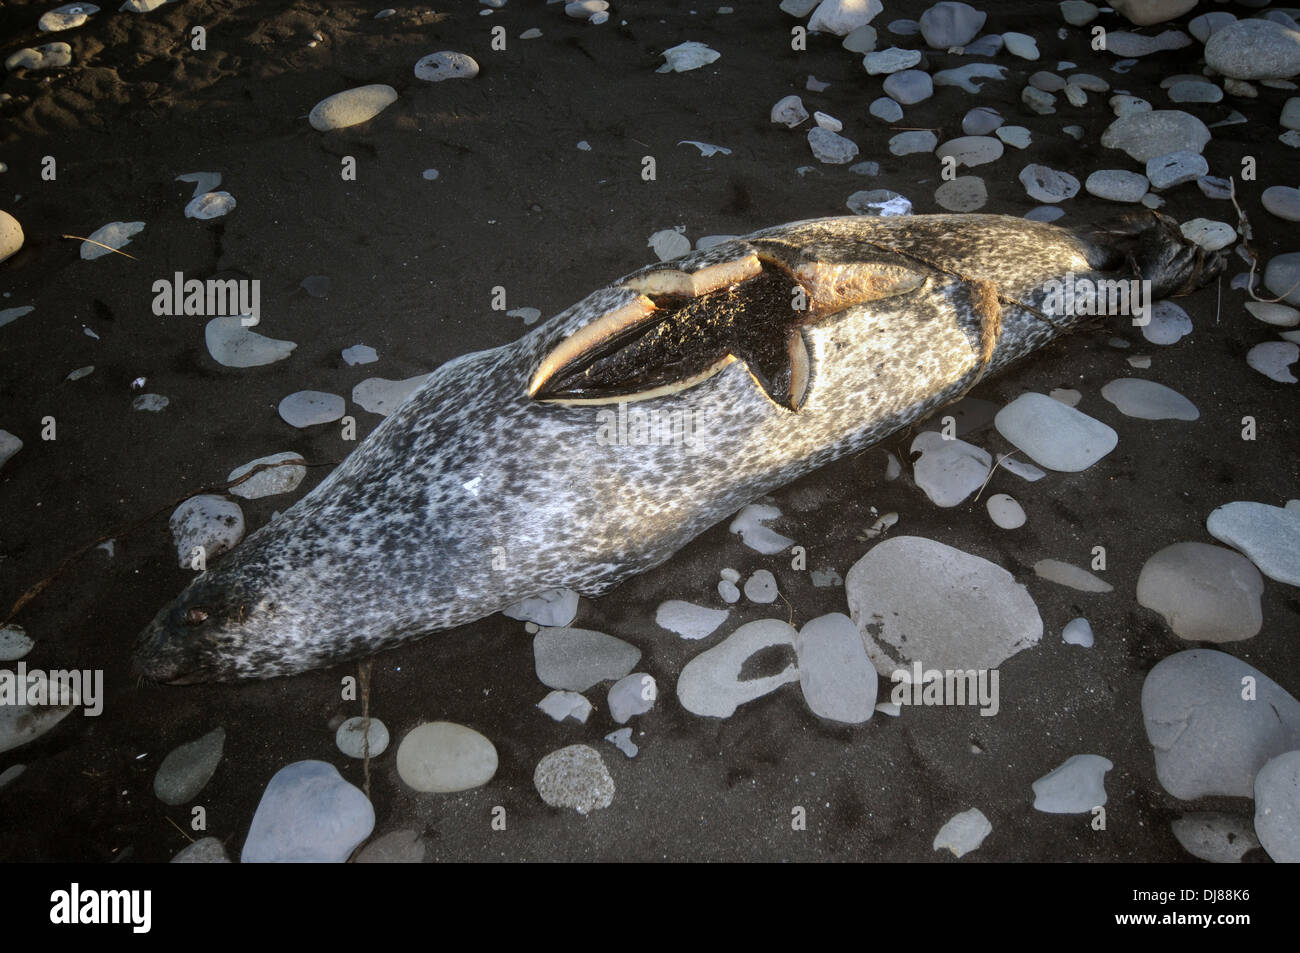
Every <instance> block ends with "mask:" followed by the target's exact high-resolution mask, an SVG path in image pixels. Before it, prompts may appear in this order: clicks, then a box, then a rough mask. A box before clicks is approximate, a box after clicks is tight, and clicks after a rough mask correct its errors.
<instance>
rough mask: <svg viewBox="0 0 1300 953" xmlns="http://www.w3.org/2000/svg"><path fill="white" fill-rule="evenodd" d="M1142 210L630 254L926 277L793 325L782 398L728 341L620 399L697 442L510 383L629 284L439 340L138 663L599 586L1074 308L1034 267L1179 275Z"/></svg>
mask: <svg viewBox="0 0 1300 953" xmlns="http://www.w3.org/2000/svg"><path fill="white" fill-rule="evenodd" d="M1151 222H1152V219H1150V218H1148V219H1146V220H1145V223H1143V224H1141V225H1127V226H1124V227H1123V228H1121V229H1120V231H1121V233H1123V234H1125V235H1127V236H1128V237H1129V239H1130V240H1129V241H1128V242H1127V243H1125V242H1120V241H1118V240H1117V239H1116V238H1115V233H1113V232H1112V233H1107V237H1106V240H1105V241H1101V240H1098V239H1096V238H1094V237H1092V236H1091V233H1082V232H1080V233H1076V232H1073V231H1068V230H1066V229H1062V228H1058V227H1055V226H1051V225H1046V224H1040V223H1035V222H1029V221H1024V220H1022V219H1016V218H1008V217H1002V216H986V215H940V216H916V217H907V218H889V219H875V218H834V219H818V220H812V221H807V222H797V223H793V224H789V225H782V226H778V227H775V228H769V229H765V230H763V231H759V232H755V233H754V234H753V235H750V236H748V237H746V238H744V239H739V240H735V241H729V242H726V243H723V244H721V245H718V246H715V247H713V248H711V249H709V250H706V251H700V252H692V253H690V254H688V255H686V256H684V257H682V258H680V259H677V260H676V261H674V262H672V263H670V264H669V265H667V266H665V265H654V266H650V267H648V268H644V269H641V270H640V271H638V272H635V273H633V275H630V276H628V278H629V279H631V278H635V277H637V276H641V275H645V274H648V273H650V272H653V271H655V270H663V269H664V268H666V267H671V268H676V269H679V270H681V271H684V272H687V273H694V272H696V271H699V270H701V269H703V268H705V267H707V266H709V265H711V264H716V263H719V262H725V261H731V260H734V259H736V258H738V257H741V256H744V255H749V254H755V253H757V254H759V255H760V256H763V257H766V258H768V259H770V260H777V261H780V262H782V263H783V264H785V265H787V266H789V267H791V268H792V269H793V268H794V267H796V266H798V265H799V264H801V263H807V262H820V263H826V264H834V263H861V262H874V263H878V264H883V265H888V266H891V267H903V268H907V269H913V270H917V271H920V272H921V273H923V274H924V275H925V276H926V281H925V283H924V284H923V285H921V287H919V288H917V289H916V290H915V291H912V292H909V293H907V294H903V295H899V296H895V297H887V298H883V299H881V300H877V301H874V302H871V303H868V304H862V305H856V306H852V307H848V308H846V309H845V310H842V311H840V312H838V313H836V314H834V315H831V316H829V317H827V318H826V319H825V320H822V321H820V322H818V323H815V324H812V325H810V326H809V327H807V328H806V329H805V335H806V337H805V340H806V341H807V344H808V350H809V354H810V357H811V381H810V384H809V389H808V396H807V399H806V401H805V402H804V404H803V406H802V407H801V408H800V410H799V411H798V412H797V413H793V412H791V411H789V410H786V409H784V408H782V407H778V406H777V405H775V404H774V403H773V402H772V401H771V400H769V399H767V397H766V396H765V395H764V394H763V393H762V391H761V389H760V388H759V387H758V386H757V385H756V383H755V382H754V380H753V379H752V378H751V377H750V375H749V374H748V373H747V371H746V369H745V366H744V365H743V364H742V363H741V362H734V363H732V364H730V365H728V366H727V367H725V368H724V369H723V370H722V371H721V372H720V373H718V374H716V375H714V376H713V377H711V378H709V379H708V380H705V381H704V382H702V383H700V384H698V385H696V386H694V387H691V388H689V389H686V390H684V391H681V392H679V393H675V394H670V395H665V396H661V397H656V398H653V399H651V400H647V401H643V402H641V403H640V404H635V405H631V407H630V408H629V409H630V410H631V409H634V408H635V409H639V410H642V411H650V410H659V411H668V412H673V411H678V412H691V413H695V414H697V415H700V416H701V417H702V431H701V432H700V433H699V434H698V435H697V437H696V440H695V446H694V447H683V446H673V445H668V446H663V445H646V446H623V445H606V444H605V443H603V442H602V441H601V440H600V434H601V429H600V428H601V421H602V420H605V419H607V418H608V415H606V416H605V417H601V416H600V411H601V410H602V409H606V410H608V408H596V407H591V406H562V405H551V404H543V403H540V402H538V401H534V400H531V399H530V398H529V396H528V393H527V389H528V385H529V380H530V379H531V377H532V376H533V374H534V373H535V372H536V370H537V368H538V367H539V365H540V364H541V362H542V360H543V358H544V357H545V356H546V355H547V354H548V353H549V352H550V351H551V350H552V349H553V348H554V347H556V346H557V345H558V344H559V343H560V342H562V341H563V340H565V339H566V338H567V337H568V336H569V335H571V334H573V333H574V332H575V331H576V330H578V329H579V328H581V327H584V326H585V325H587V324H588V323H590V322H592V321H593V320H596V319H598V318H599V317H601V316H602V315H604V314H606V313H608V312H609V311H610V310H611V309H613V308H616V307H619V306H621V305H624V304H626V303H628V302H629V301H631V300H633V298H634V297H635V293H634V292H633V291H631V290H629V289H627V288H624V287H621V286H620V283H615V284H612V285H610V286H607V287H605V288H601V289H600V290H598V291H596V292H594V293H593V294H591V295H588V296H587V297H586V298H584V299H583V300H582V301H580V302H579V303H577V304H576V305H574V306H573V307H571V308H569V309H567V310H566V311H564V312H562V313H560V314H559V315H556V316H555V317H554V318H552V319H551V320H549V321H547V322H546V323H544V324H542V325H540V326H538V327H537V328H536V329H534V330H533V331H532V332H530V333H528V334H526V335H525V336H523V337H522V338H520V339H519V340H517V341H515V342H513V343H512V344H508V345H505V346H503V347H499V348H495V349H493V350H490V351H481V352H478V353H474V354H467V355H464V356H463V357H460V358H458V359H456V360H454V361H451V362H450V363H448V364H445V365H443V366H442V367H441V368H439V369H438V370H437V371H436V372H435V373H433V374H432V375H431V376H430V378H429V379H428V381H427V382H426V383H425V384H424V385H423V386H422V387H421V388H420V389H419V390H418V391H416V392H415V393H414V394H413V395H412V396H411V397H410V398H409V399H408V400H407V401H406V402H405V403H403V404H402V405H401V406H400V407H399V408H398V409H397V410H396V411H394V412H393V414H392V415H391V416H390V417H388V418H387V419H386V420H385V421H384V422H383V423H382V424H380V425H379V427H377V428H376V429H375V430H374V432H373V433H371V434H370V436H369V437H368V438H367V439H366V440H365V441H364V442H363V443H362V444H361V445H360V446H359V447H358V448H357V449H356V450H355V451H354V452H353V454H352V455H351V456H350V457H348V459H347V460H345V461H344V462H343V463H342V464H341V465H340V466H339V467H338V468H337V469H336V470H335V471H334V472H333V473H332V474H331V475H330V476H329V477H328V478H327V479H326V480H325V481H324V482H322V483H321V484H320V485H319V486H318V487H317V488H316V489H315V490H313V491H312V492H311V493H310V494H308V495H307V496H306V497H304V498H303V499H302V500H300V501H299V502H298V503H297V504H296V505H295V506H293V507H292V508H291V509H289V510H288V512H286V513H284V514H283V515H282V516H281V517H280V518H279V519H277V520H276V521H275V522H273V523H271V524H269V525H267V526H264V527H263V528H261V529H260V530H259V531H257V532H256V533H254V534H252V535H251V536H250V537H249V538H248V539H247V540H246V541H245V542H244V543H243V544H242V545H241V546H239V547H238V548H237V549H236V550H235V551H234V552H233V553H232V554H231V555H229V556H228V557H227V558H225V559H224V560H223V561H222V562H220V563H218V564H217V565H215V566H214V567H212V568H210V569H208V571H207V572H205V573H203V574H202V575H200V576H199V577H197V578H196V579H195V580H194V581H193V582H192V583H191V584H190V586H189V587H188V588H187V589H186V590H185V591H184V592H183V593H181V595H180V596H179V597H178V599H177V600H176V601H175V602H174V603H173V604H172V605H170V606H168V607H166V608H164V609H163V610H162V611H161V612H160V613H159V614H158V616H157V617H156V618H155V619H154V621H153V623H152V624H151V625H150V626H149V627H148V628H147V629H146V630H145V632H144V633H143V635H142V636H141V640H140V643H139V646H138V653H137V664H138V667H139V668H140V669H141V670H142V671H143V672H145V673H147V674H149V675H151V676H153V677H155V678H157V679H159V680H162V681H198V680H210V679H223V680H224V679H237V678H265V677H268V676H273V675H284V674H289V673H293V672H299V671H303V670H306V669H311V668H316V667H320V666H323V665H328V664H331V663H335V662H339V661H342V660H345V659H352V658H357V657H360V656H366V655H370V654H373V653H375V652H377V651H379V650H381V649H384V648H386V647H389V646H392V645H396V644H398V643H400V642H404V641H406V640H409V639H412V638H415V637H417V636H421V635H425V634H428V633H431V632H434V631H437V630H440V629H446V628H450V627H452V626H456V625H460V624H462V623H466V622H470V621H472V620H474V619H478V618H481V617H483V616H486V615H489V614H491V613H493V612H497V611H499V610H500V609H502V608H504V607H506V606H508V605H510V604H511V603H514V602H517V601H518V600H520V599H523V598H525V597H528V596H532V595H535V594H537V593H539V592H543V591H545V590H548V589H553V588H559V587H569V588H572V589H575V590H577V591H578V592H581V593H584V594H587V595H598V594H601V593H604V592H606V591H608V590H609V589H610V588H612V587H614V586H616V585H617V584H618V583H619V582H621V581H622V580H624V579H627V578H628V577H630V576H632V575H635V574H637V573H641V572H644V571H645V570H647V569H650V568H651V567H653V566H656V565H658V564H660V563H662V562H664V561H665V560H667V559H668V558H669V557H670V556H672V555H673V554H674V553H675V552H677V551H678V550H679V549H680V548H681V547H682V546H684V545H685V544H686V543H687V542H689V541H690V540H691V539H693V538H694V537H695V536H697V535H698V534H700V533H701V532H703V531H704V530H706V529H708V528H709V527H710V526H712V525H714V524H715V523H717V522H719V521H720V520H722V519H724V518H725V517H727V516H729V515H730V514H732V513H734V512H735V511H736V510H737V509H738V508H739V507H741V506H742V505H744V504H745V503H747V502H749V501H750V500H752V499H754V498H755V497H758V496H761V495H762V494H765V493H768V492H770V491H772V490H774V489H776V488H778V487H780V486H782V485H784V484H786V483H789V482H790V481H792V480H794V479H796V478H797V477H799V476H801V475H803V474H805V473H808V472H809V471H811V470H814V469H816V468H817V467H820V466H822V465H824V464H826V463H829V462H830V461H832V460H834V459H836V458H837V457H840V456H843V455H845V454H847V453H851V452H854V451H857V450H860V449H862V448H864V447H868V446H870V445H871V444H873V443H875V442H877V441H879V440H881V439H882V438H884V437H886V436H888V435H889V434H890V433H892V432H893V431H895V430H897V429H899V428H900V427H903V426H905V425H907V424H909V423H911V422H912V421H915V420H918V419H920V418H923V417H925V416H926V415H928V414H930V413H931V412H933V411H934V410H936V409H937V408H939V407H941V406H943V405H944V404H946V403H948V402H949V401H951V400H952V399H953V398H954V397H956V396H957V395H959V394H961V393H962V392H963V391H964V390H965V389H966V388H967V387H968V386H970V384H971V383H973V381H974V380H975V379H976V377H977V375H980V374H982V373H985V372H988V373H993V372H996V371H997V370H999V369H1000V368H1003V367H1005V366H1006V365H1007V364H1009V363H1011V362H1012V361H1015V360H1017V359H1019V358H1022V357H1024V356H1025V355H1026V354H1029V353H1030V352H1032V351H1033V350H1034V349H1035V348H1038V347H1040V346H1041V345H1043V344H1044V343H1046V342H1047V341H1049V340H1050V339H1051V338H1053V337H1054V336H1056V335H1057V334H1058V333H1060V332H1061V331H1063V330H1065V329H1067V328H1068V327H1070V326H1071V324H1072V323H1073V319H1071V318H1069V317H1068V316H1067V317H1063V318H1057V319H1053V320H1052V321H1050V322H1049V321H1047V320H1044V317H1043V315H1042V314H1041V308H1042V304H1043V301H1044V298H1045V296H1046V291H1045V288H1044V283H1045V282H1047V281H1049V280H1051V279H1060V278H1062V277H1063V276H1064V275H1065V274H1066V273H1068V272H1073V273H1074V274H1075V275H1076V276H1080V277H1082V276H1092V277H1121V276H1122V277H1132V274H1131V272H1129V271H1128V270H1127V269H1128V267H1129V266H1128V264H1127V262H1128V261H1129V260H1130V259H1132V258H1134V257H1136V260H1137V261H1138V263H1139V265H1140V264H1141V262H1142V261H1143V260H1149V261H1152V262H1155V263H1156V266H1155V267H1157V268H1158V273H1152V274H1147V275H1145V277H1149V278H1153V279H1155V280H1156V281H1157V288H1158V289H1164V290H1169V289H1172V288H1179V287H1181V286H1182V285H1184V284H1185V283H1186V282H1187V281H1188V280H1189V269H1190V268H1191V267H1192V259H1193V258H1194V257H1195V256H1193V255H1192V254H1191V253H1190V252H1186V250H1185V249H1179V248H1175V249H1171V248H1170V247H1169V246H1170V243H1171V242H1173V243H1174V244H1177V242H1176V241H1175V240H1174V239H1172V238H1170V237H1169V236H1168V235H1167V234H1166V233H1165V232H1164V231H1161V230H1153V227H1152V226H1151ZM1157 232H1158V233H1157ZM1147 245H1150V246H1151V248H1154V249H1156V250H1157V251H1158V253H1152V254H1146V253H1145V252H1144V250H1143V249H1144V248H1146V246H1147ZM1135 250H1136V251H1135ZM1197 261H1199V259H1197ZM624 280H625V281H626V280H628V279H624ZM993 289H996V293H994V291H993ZM999 301H1000V302H1001V306H1000V307H998V303H999ZM991 315H993V316H996V317H997V319H998V327H996V328H990V326H989V318H990V316H991ZM697 419H699V418H697ZM195 607H199V608H201V609H203V610H204V611H205V612H207V614H208V615H207V617H206V618H205V619H203V620H202V621H200V622H198V623H197V624H194V623H192V622H187V619H186V613H187V611H188V610H190V609H192V608H195ZM196 617H197V616H196V615H195V614H193V613H191V614H190V618H191V619H193V618H196Z"/></svg>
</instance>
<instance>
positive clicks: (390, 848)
mask: <svg viewBox="0 0 1300 953" xmlns="http://www.w3.org/2000/svg"><path fill="white" fill-rule="evenodd" d="M425 853H426V850H425V846H424V841H423V840H421V839H420V835H419V833H418V832H416V831H408V830H398V831H389V832H388V833H387V834H384V835H383V836H382V837H376V838H375V839H374V840H372V841H371V842H370V843H369V844H367V845H366V846H365V847H363V848H361V852H360V853H359V854H357V859H356V863H358V864H421V863H424V855H425Z"/></svg>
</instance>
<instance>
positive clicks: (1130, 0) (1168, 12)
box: [1110, 0, 1196, 26]
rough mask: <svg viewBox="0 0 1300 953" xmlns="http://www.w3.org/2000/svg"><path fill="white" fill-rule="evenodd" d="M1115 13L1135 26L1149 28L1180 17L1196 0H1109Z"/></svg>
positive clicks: (1194, 4)
mask: <svg viewBox="0 0 1300 953" xmlns="http://www.w3.org/2000/svg"><path fill="white" fill-rule="evenodd" d="M1110 5H1111V6H1112V7H1114V8H1115V12H1116V13H1118V14H1119V15H1120V16H1122V17H1123V18H1124V19H1126V20H1128V22H1129V23H1132V24H1135V25H1136V26H1150V25H1151V24H1153V23H1164V22H1165V21H1166V20H1172V19H1174V17H1180V16H1182V15H1183V14H1184V13H1186V12H1187V11H1188V10H1190V9H1192V7H1194V6H1196V0H1111V3H1110Z"/></svg>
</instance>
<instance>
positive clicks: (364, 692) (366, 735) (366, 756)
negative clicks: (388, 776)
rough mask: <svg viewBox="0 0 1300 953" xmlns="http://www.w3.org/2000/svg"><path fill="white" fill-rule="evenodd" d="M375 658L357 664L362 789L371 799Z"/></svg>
mask: <svg viewBox="0 0 1300 953" xmlns="http://www.w3.org/2000/svg"><path fill="white" fill-rule="evenodd" d="M374 664H375V660H374V659H366V660H365V661H364V662H360V663H359V664H358V665H357V678H358V681H360V682H361V757H362V765H361V766H362V769H363V770H364V771H365V782H364V784H363V785H362V788H361V790H362V791H364V792H365V795H366V800H367V801H368V800H370V674H371V671H372V670H373V668H374Z"/></svg>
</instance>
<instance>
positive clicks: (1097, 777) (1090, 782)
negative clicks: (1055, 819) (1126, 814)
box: [1033, 754, 1115, 814]
mask: <svg viewBox="0 0 1300 953" xmlns="http://www.w3.org/2000/svg"><path fill="white" fill-rule="evenodd" d="M1113 767H1115V766H1114V765H1113V764H1111V763H1110V761H1109V760H1107V759H1106V758H1103V757H1101V755H1096V754H1076V755H1074V756H1073V757H1070V758H1067V759H1066V760H1065V762H1064V763H1063V764H1062V765H1061V766H1060V767H1059V768H1057V769H1056V770H1055V771H1051V772H1049V773H1048V774H1045V775H1043V776H1042V777H1041V778H1039V779H1038V780H1037V781H1035V782H1034V784H1033V788H1034V810H1036V811H1043V812H1044V813H1046V814H1087V813H1089V812H1091V811H1092V809H1093V808H1094V807H1102V806H1104V805H1105V803H1106V772H1107V771H1109V770H1110V769H1111V768H1113Z"/></svg>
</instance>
